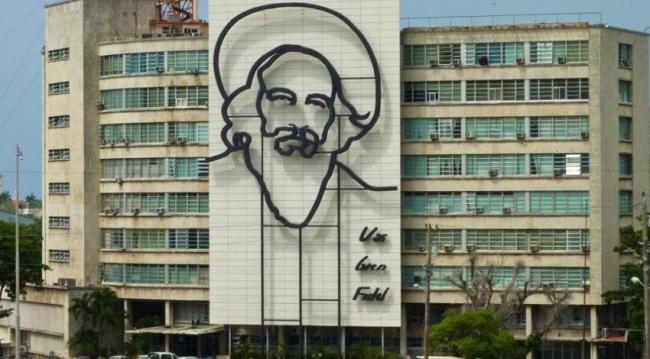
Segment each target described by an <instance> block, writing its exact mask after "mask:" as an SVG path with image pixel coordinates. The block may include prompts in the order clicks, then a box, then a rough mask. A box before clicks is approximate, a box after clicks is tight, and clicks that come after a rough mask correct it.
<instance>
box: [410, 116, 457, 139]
mask: <svg viewBox="0 0 650 359" xmlns="http://www.w3.org/2000/svg"><path fill="white" fill-rule="evenodd" d="M461 130H462V127H461V119H460V118H405V119H404V120H403V121H402V138H403V139H404V140H431V138H432V136H433V138H437V139H458V138H460V137H461Z"/></svg>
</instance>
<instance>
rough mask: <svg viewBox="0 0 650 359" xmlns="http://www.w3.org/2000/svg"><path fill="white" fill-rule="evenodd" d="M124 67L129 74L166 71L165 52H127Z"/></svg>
mask: <svg viewBox="0 0 650 359" xmlns="http://www.w3.org/2000/svg"><path fill="white" fill-rule="evenodd" d="M124 63H125V65H124V68H125V70H126V73H127V74H141V73H151V72H164V71H165V53H164V52H145V53H135V54H126V55H125V56H124Z"/></svg>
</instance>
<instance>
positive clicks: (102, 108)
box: [97, 102, 106, 111]
mask: <svg viewBox="0 0 650 359" xmlns="http://www.w3.org/2000/svg"><path fill="white" fill-rule="evenodd" d="M97 109H98V110H99V111H104V110H105V109H106V106H104V104H103V103H101V102H98V103H97Z"/></svg>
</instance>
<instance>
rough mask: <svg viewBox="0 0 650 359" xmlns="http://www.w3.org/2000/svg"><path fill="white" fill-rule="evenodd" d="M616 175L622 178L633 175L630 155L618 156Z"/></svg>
mask: <svg viewBox="0 0 650 359" xmlns="http://www.w3.org/2000/svg"><path fill="white" fill-rule="evenodd" d="M618 173H619V175H620V176H623V177H631V176H632V173H633V162H632V154H631V153H621V154H619V155H618Z"/></svg>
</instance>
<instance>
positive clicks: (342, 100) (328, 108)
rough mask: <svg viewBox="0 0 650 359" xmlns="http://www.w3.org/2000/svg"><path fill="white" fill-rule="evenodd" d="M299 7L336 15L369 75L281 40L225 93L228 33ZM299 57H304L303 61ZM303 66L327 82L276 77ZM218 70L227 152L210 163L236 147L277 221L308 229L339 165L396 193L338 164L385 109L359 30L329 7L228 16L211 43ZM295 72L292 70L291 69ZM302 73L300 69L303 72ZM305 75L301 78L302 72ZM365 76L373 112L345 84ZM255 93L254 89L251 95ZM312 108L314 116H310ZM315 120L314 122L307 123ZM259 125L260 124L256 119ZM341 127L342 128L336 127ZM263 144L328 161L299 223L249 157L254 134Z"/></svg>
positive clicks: (275, 6)
mask: <svg viewBox="0 0 650 359" xmlns="http://www.w3.org/2000/svg"><path fill="white" fill-rule="evenodd" d="M283 9H284V10H286V9H297V10H303V11H316V12H317V13H319V14H321V15H323V16H327V17H329V18H333V19H335V21H336V22H338V24H337V25H338V26H340V27H341V28H342V29H345V31H349V32H350V33H351V37H353V38H355V39H356V40H357V41H358V43H359V44H361V47H362V49H361V50H360V51H361V52H362V53H363V57H365V60H364V61H365V62H366V63H367V66H368V67H367V69H368V71H369V72H370V73H371V74H372V75H371V76H367V77H363V78H355V77H342V76H341V75H340V73H339V70H338V69H337V68H336V67H335V66H334V64H333V63H332V61H330V60H329V59H328V58H327V57H326V56H325V55H324V54H323V53H321V52H319V51H317V50H316V49H314V48H311V47H307V46H304V45H300V44H291V43H289V44H280V45H278V46H276V47H273V48H271V49H270V50H268V51H267V52H265V53H263V54H262V56H260V57H259V58H258V59H257V60H256V61H255V62H254V63H253V64H252V66H251V68H250V70H249V71H248V73H247V76H246V78H245V81H244V83H243V84H241V86H239V87H237V88H235V89H234V90H232V91H229V90H227V88H226V85H225V84H224V79H225V78H226V77H227V76H226V75H225V74H224V72H225V71H226V70H225V69H223V66H222V65H221V60H223V59H222V57H224V58H225V56H226V55H224V54H223V53H224V51H223V50H224V47H226V46H225V42H226V37H227V36H228V35H229V33H230V32H231V30H232V29H233V28H236V27H237V25H238V24H239V23H240V21H242V20H243V19H245V18H247V17H251V16H253V15H260V14H261V13H264V12H266V11H271V10H283ZM298 60H299V61H298ZM300 63H303V64H305V63H306V64H308V65H306V67H308V68H309V69H310V71H312V72H320V73H321V78H326V79H327V81H326V82H325V83H322V82H318V83H315V81H312V80H313V78H314V77H311V78H310V79H308V80H309V81H306V82H307V83H308V85H309V86H298V87H295V88H292V87H291V86H288V85H283V84H282V83H281V81H278V80H277V79H272V77H273V74H274V73H275V72H276V71H277V69H278V68H286V67H291V66H302V67H300V68H301V69H304V68H305V66H304V65H298V64H300ZM213 67H214V75H215V80H216V83H217V87H218V90H219V92H220V95H221V96H222V98H223V105H222V106H221V118H222V120H223V121H224V126H223V128H222V129H221V141H222V143H223V145H224V146H225V150H224V151H223V152H222V153H220V154H217V155H214V156H212V157H209V158H208V159H207V160H208V161H210V162H211V161H217V160H219V159H222V158H225V157H227V156H230V155H232V154H234V153H236V152H241V153H242V154H243V160H244V163H245V165H246V168H247V169H248V171H249V172H250V173H251V174H252V175H253V176H254V177H255V179H256V181H257V183H258V184H259V187H260V190H261V193H262V197H263V199H264V202H265V204H266V207H267V208H268V209H269V210H270V211H271V213H272V214H273V216H274V218H275V219H276V220H278V221H279V222H281V223H282V224H284V225H285V226H287V227H289V228H304V227H306V226H308V225H309V223H310V221H311V220H312V219H313V218H314V215H315V214H316V212H317V210H318V207H319V205H320V203H321V201H322V199H323V196H324V194H325V191H326V190H327V186H328V184H329V183H330V180H331V178H332V176H333V175H334V174H335V173H336V172H337V171H336V170H337V169H340V170H341V171H342V172H344V173H345V174H347V175H348V176H349V177H350V178H351V179H353V180H354V181H355V182H356V183H357V184H358V185H360V186H361V187H362V188H363V189H365V190H370V191H394V190H396V189H397V188H396V187H394V186H392V187H377V186H372V185H370V184H368V183H367V182H366V181H364V180H363V179H362V178H361V177H360V176H359V175H357V174H356V173H355V172H354V171H353V170H352V169H351V168H350V167H349V166H347V165H346V164H344V163H342V162H341V158H340V157H341V155H342V154H343V153H345V152H346V151H348V150H349V149H350V146H351V145H352V143H353V142H355V141H357V140H360V139H362V138H363V137H364V136H365V135H366V134H367V133H368V132H369V131H370V130H371V129H372V128H373V127H374V126H375V124H376V123H377V121H378V119H379V117H380V113H381V85H382V84H381V72H380V69H379V65H378V62H377V58H376V57H375V54H374V52H373V50H372V48H371V47H370V44H369V43H368V41H367V39H366V38H365V36H364V35H363V34H362V33H361V31H360V30H359V29H358V28H357V27H356V26H355V25H354V24H353V23H352V22H351V21H350V20H349V19H348V18H346V17H345V16H343V15H342V14H340V13H338V12H336V11H334V10H331V9H329V8H326V7H322V6H319V5H315V4H307V3H277V4H269V5H263V6H258V7H254V8H251V9H249V10H247V11H245V12H243V13H241V14H239V15H237V16H236V17H234V18H233V19H232V20H230V21H229V22H228V23H227V24H226V26H225V27H224V29H223V31H222V32H221V34H220V35H219V38H218V40H217V43H216V45H215V48H214V57H213ZM289 73H290V72H289ZM298 74H300V72H298ZM297 76H300V75H297ZM355 80H356V81H365V83H366V84H368V85H367V86H366V87H369V88H370V89H371V91H370V92H371V93H372V94H371V95H370V96H369V98H368V99H366V100H365V101H364V102H369V103H372V106H369V107H370V111H364V112H360V111H359V110H358V109H357V107H358V106H355V104H354V103H352V101H351V100H349V99H348V97H347V96H346V86H345V84H346V83H349V82H350V81H355ZM251 91H256V92H254V93H253V94H251V93H250V92H251ZM245 96H248V98H251V99H252V102H254V103H253V104H251V107H252V108H254V112H255V113H253V114H243V115H242V114H236V113H235V111H233V108H234V107H235V105H234V104H235V103H236V102H237V101H238V99H240V98H242V97H245ZM307 113H309V115H310V116H311V117H310V118H311V119H312V121H311V122H310V121H307V120H306V116H307V115H306V114H307ZM251 120H253V121H259V130H258V131H259V132H258V133H252V131H250V130H239V129H237V126H236V123H237V121H251ZM344 122H346V123H345V124H346V125H348V124H349V125H351V127H352V128H353V130H352V131H347V132H346V133H344V134H342V132H341V130H340V127H341V126H342V125H343V124H344ZM309 123H311V124H309ZM256 125H257V123H256ZM337 128H338V131H335V129H337ZM258 135H259V136H261V141H267V140H268V141H271V142H272V152H275V153H274V154H273V155H277V156H280V157H282V158H285V159H296V162H300V161H306V160H309V159H312V158H313V157H315V156H325V157H326V158H327V165H326V167H325V170H324V173H323V175H322V179H321V180H320V184H319V186H318V191H317V193H316V195H315V198H314V200H313V203H312V204H311V206H309V208H308V210H307V213H306V214H305V215H304V216H302V217H303V218H300V220H297V221H296V220H290V219H289V218H288V217H287V216H286V215H285V214H284V213H282V211H281V210H280V209H279V207H278V206H277V205H276V202H275V201H274V200H276V199H275V198H274V196H273V193H272V191H271V190H270V188H269V183H268V180H267V179H266V178H265V175H264V167H263V165H261V164H259V163H256V162H255V161H254V160H253V158H252V152H253V150H252V146H253V145H252V144H253V142H254V139H255V138H256V136H258Z"/></svg>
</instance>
